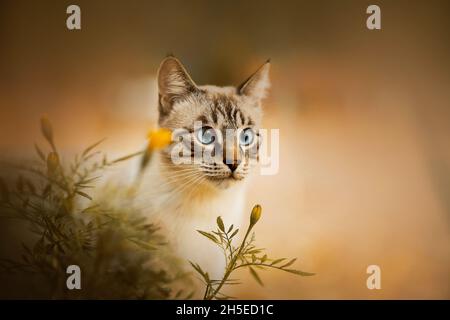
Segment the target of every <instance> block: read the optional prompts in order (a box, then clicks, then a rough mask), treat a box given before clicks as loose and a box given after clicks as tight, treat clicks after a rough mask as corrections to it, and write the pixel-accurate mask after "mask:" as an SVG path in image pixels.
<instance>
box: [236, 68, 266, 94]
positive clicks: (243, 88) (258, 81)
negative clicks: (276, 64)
mask: <svg viewBox="0 0 450 320" xmlns="http://www.w3.org/2000/svg"><path fill="white" fill-rule="evenodd" d="M269 70H270V60H267V61H266V62H265V63H264V64H263V65H262V66H261V67H259V69H258V70H256V72H255V73H254V74H252V75H251V76H250V77H249V78H248V79H247V80H245V81H244V83H242V84H241V85H240V86H239V87H238V92H239V94H241V95H245V96H248V97H251V98H254V99H256V100H261V99H263V98H264V97H265V96H266V94H267V89H268V88H269V87H270V80H269Z"/></svg>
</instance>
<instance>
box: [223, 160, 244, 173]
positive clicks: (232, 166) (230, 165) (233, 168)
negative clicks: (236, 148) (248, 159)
mask: <svg viewBox="0 0 450 320" xmlns="http://www.w3.org/2000/svg"><path fill="white" fill-rule="evenodd" d="M223 163H225V164H226V166H227V167H228V168H230V171H231V172H232V173H233V172H234V171H236V169H237V167H238V166H239V164H240V163H241V160H233V161H227V160H226V159H223Z"/></svg>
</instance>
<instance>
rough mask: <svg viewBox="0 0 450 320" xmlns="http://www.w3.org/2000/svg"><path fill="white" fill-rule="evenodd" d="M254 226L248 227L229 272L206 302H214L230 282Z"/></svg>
mask: <svg viewBox="0 0 450 320" xmlns="http://www.w3.org/2000/svg"><path fill="white" fill-rule="evenodd" d="M253 226H254V225H250V226H249V227H248V230H247V233H246V234H245V237H244V240H243V241H242V244H241V246H240V248H239V251H238V253H237V254H236V255H235V256H234V257H233V259H231V262H230V265H229V266H228V268H227V269H228V270H227V272H225V275H224V276H223V278H222V281H221V282H220V284H219V285H218V286H217V288H216V289H215V290H214V291H213V293H212V294H211V295H209V296H208V297H206V299H205V300H212V299H213V298H214V297H215V296H216V295H217V294H218V293H219V291H220V289H222V287H223V285H224V284H225V282H226V281H227V280H228V277H229V276H230V274H231V272H233V270H234V266H235V265H236V262H237V259H238V257H239V256H240V255H241V252H242V250H243V249H244V246H245V242H246V241H247V237H248V235H249V233H250V231H251V230H252V228H253Z"/></svg>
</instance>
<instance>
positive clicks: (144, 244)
mask: <svg viewBox="0 0 450 320" xmlns="http://www.w3.org/2000/svg"><path fill="white" fill-rule="evenodd" d="M128 241H130V242H133V243H134V244H136V245H137V246H139V247H141V248H142V249H145V250H156V248H155V247H154V246H152V245H150V244H149V243H147V242H144V241H141V240H135V239H128Z"/></svg>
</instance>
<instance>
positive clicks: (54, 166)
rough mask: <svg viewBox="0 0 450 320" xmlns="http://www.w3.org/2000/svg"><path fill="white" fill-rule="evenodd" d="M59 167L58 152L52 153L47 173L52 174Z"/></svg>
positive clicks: (49, 155) (48, 160) (49, 156)
mask: <svg viewBox="0 0 450 320" xmlns="http://www.w3.org/2000/svg"><path fill="white" fill-rule="evenodd" d="M58 167H59V156H58V154H57V153H56V152H50V153H49V154H48V156H47V171H48V173H49V174H52V173H54V172H55V171H56V169H57V168H58Z"/></svg>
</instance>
